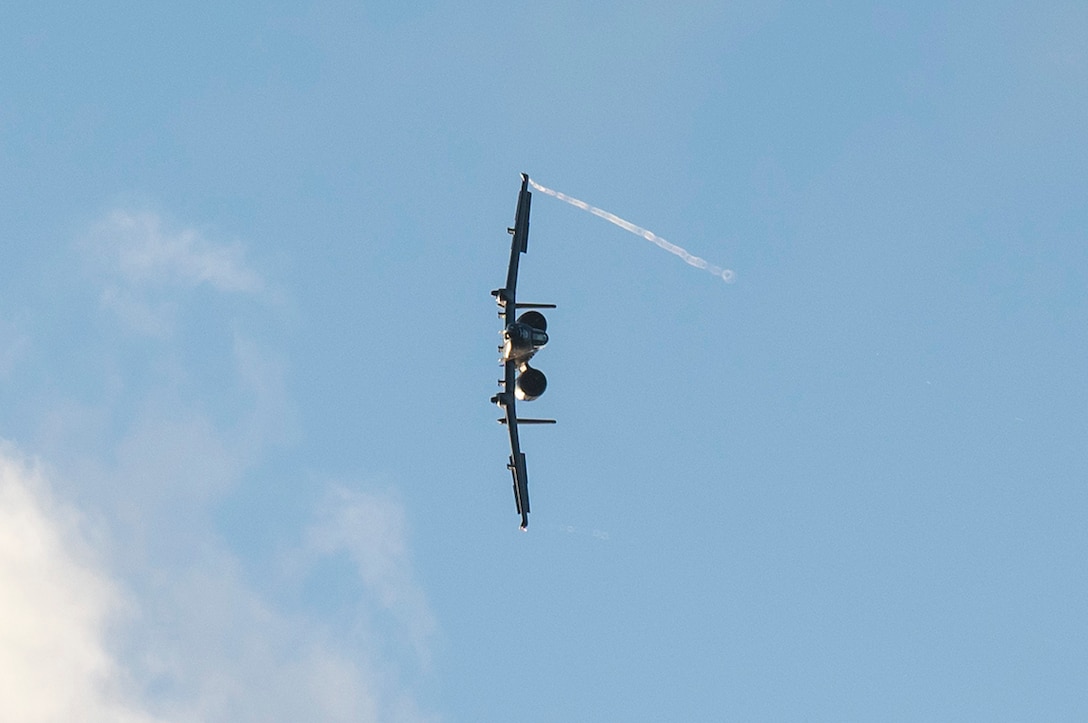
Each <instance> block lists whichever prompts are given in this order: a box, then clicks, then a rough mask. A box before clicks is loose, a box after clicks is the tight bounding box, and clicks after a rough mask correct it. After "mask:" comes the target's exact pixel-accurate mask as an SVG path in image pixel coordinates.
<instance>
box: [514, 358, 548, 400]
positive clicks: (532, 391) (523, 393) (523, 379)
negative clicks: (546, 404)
mask: <svg viewBox="0 0 1088 723" xmlns="http://www.w3.org/2000/svg"><path fill="white" fill-rule="evenodd" d="M547 388H548V378H547V377H545V376H544V372H542V371H540V370H539V369H533V368H532V367H528V366H527V367H525V371H523V372H522V373H521V374H519V375H518V378H517V381H516V382H515V383H514V396H515V397H517V398H518V399H520V400H521V401H523V402H531V401H533V400H534V399H536V398H537V397H539V396H540V395H541V394H543V393H544V390H545V389H547Z"/></svg>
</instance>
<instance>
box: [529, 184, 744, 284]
mask: <svg viewBox="0 0 1088 723" xmlns="http://www.w3.org/2000/svg"><path fill="white" fill-rule="evenodd" d="M529 185H531V186H532V187H533V188H535V189H536V190H538V191H540V192H541V193H546V194H548V195H549V196H554V197H555V198H558V199H559V200H560V201H566V202H567V203H569V204H570V205H572V206H575V207H577V208H580V209H582V210H583V211H589V212H590V213H592V214H593V215H594V216H599V217H600V218H603V219H604V220H605V221H608V222H610V223H614V224H616V225H617V226H619V227H620V228H622V229H623V230H624V231H630V232H631V233H633V234H635V235H636V236H641V237H642V238H644V239H646V240H647V241H649V242H650V243H653V244H656V245H657V246H659V247H661V248H663V249H665V250H666V251H668V252H669V253H670V254H675V255H677V256H679V257H680V258H682V259H683V260H684V262H685V263H687V264H690V265H691V266H694V267H695V268H697V269H703V270H704V271H708V272H710V273H711V274H713V275H714V276H718V277H720V278H721V279H722V280H724V281H725V282H726V283H727V284H731V283H733V281H735V280H736V278H737V275H736V274H735V273H733V269H723V268H722V267H721V266H716V265H715V264H712V263H709V262H708V261H707V260H706V259H703V258H700V257H698V256H695V255H694V254H690V253H688V252H687V251H686V250H684V249H682V248H680V247H679V246H677V245H676V244H674V243H669V242H668V241H666V240H665V239H663V238H661V237H660V236H658V235H657V234H655V233H654V232H653V231H649V230H647V229H644V228H642V227H641V226H636V225H635V224H633V223H631V222H630V221H625V220H624V219H622V218H620V217H619V216H617V215H616V214H614V213H609V212H608V211H605V210H604V209H601V208H597V207H596V206H590V205H589V204H588V203H586V202H585V201H579V200H578V199H577V198H573V197H571V196H568V195H567V194H565V193H560V192H559V191H553V190H552V189H550V188H545V187H544V186H541V185H540V184H539V183H537V182H536V181H534V180H533V179H531V178H530V179H529Z"/></svg>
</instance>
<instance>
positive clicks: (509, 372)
mask: <svg viewBox="0 0 1088 723" xmlns="http://www.w3.org/2000/svg"><path fill="white" fill-rule="evenodd" d="M516 366H517V364H516V362H513V361H508V362H506V374H505V377H506V378H505V384H504V385H503V386H504V387H505V388H506V389H507V390H511V391H510V392H509V393H506V392H504V393H503V394H502V395H500V398H501V399H502V402H501V404H502V407H503V411H505V412H506V418H505V419H500V420H499V421H500V422H502V423H504V424H505V425H506V431H507V432H508V433H509V434H510V461H509V462H508V463H507V465H506V468H507V469H509V470H510V474H511V476H512V477H513V481H514V504H515V505H517V509H518V514H519V515H521V529H522V530H527V529H529V473H528V471H527V470H526V468H525V453H524V452H522V451H521V441H520V440H519V439H518V414H517V408H516V407H515V403H514V394H513V391H512V390H513V389H514V383H515V382H514V376H515V373H516V368H515V367H516Z"/></svg>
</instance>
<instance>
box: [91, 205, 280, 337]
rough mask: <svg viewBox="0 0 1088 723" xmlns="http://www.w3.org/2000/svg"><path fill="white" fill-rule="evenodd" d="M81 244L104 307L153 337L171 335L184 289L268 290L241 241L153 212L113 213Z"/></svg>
mask: <svg viewBox="0 0 1088 723" xmlns="http://www.w3.org/2000/svg"><path fill="white" fill-rule="evenodd" d="M81 246H82V247H83V249H84V251H85V252H86V253H87V255H88V257H89V262H90V264H91V266H92V268H94V269H95V270H96V272H97V274H96V275H97V277H98V279H99V282H100V283H101V285H102V288H101V291H100V296H99V299H100V302H101V304H102V306H103V308H106V309H109V310H110V311H112V312H113V313H115V314H116V316H117V318H118V319H119V320H120V321H121V322H122V323H123V324H125V325H126V326H127V327H129V328H130V329H132V330H134V331H137V332H139V333H141V334H144V335H147V336H151V337H157V338H166V337H169V336H170V334H171V332H172V329H173V326H174V320H175V318H176V317H177V315H178V313H179V304H178V300H177V298H176V297H177V294H178V293H180V292H182V291H184V290H188V289H198V288H208V289H212V290H214V291H217V292H220V293H229V294H250V295H252V294H259V293H262V292H263V291H264V290H265V289H266V285H265V282H264V279H263V278H262V277H261V275H260V274H258V273H257V272H256V271H254V270H253V269H252V268H250V266H249V265H248V263H247V262H246V258H245V252H244V250H243V247H242V245H241V244H238V243H222V242H217V241H214V240H212V239H209V238H207V237H206V236H205V235H204V234H202V233H201V232H200V231H198V230H196V229H192V228H171V227H170V226H168V224H167V223H166V222H165V221H164V220H163V219H162V218H161V217H160V216H159V215H158V214H156V213H154V212H151V211H134V210H127V209H117V210H114V211H111V212H109V213H107V214H106V215H105V216H104V217H103V218H102V219H101V220H99V221H98V222H97V223H95V224H93V225H92V227H91V228H90V230H89V231H88V233H87V234H85V236H84V238H83V240H82V243H81Z"/></svg>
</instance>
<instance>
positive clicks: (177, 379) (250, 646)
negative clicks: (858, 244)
mask: <svg viewBox="0 0 1088 723" xmlns="http://www.w3.org/2000/svg"><path fill="white" fill-rule="evenodd" d="M80 245H81V247H82V250H83V251H84V252H85V254H84V256H82V257H80V263H82V264H86V263H87V261H88V259H90V260H91V261H92V263H93V268H94V271H95V273H94V274H93V275H92V276H91V277H90V279H89V280H90V282H91V283H92V284H93V286H91V287H90V289H91V291H92V293H94V294H98V295H99V298H100V299H101V300H102V303H103V306H104V307H105V308H106V309H107V310H108V311H110V312H111V313H115V314H119V315H120V318H121V319H122V321H123V323H124V324H125V326H126V327H127V328H129V329H135V330H137V331H140V332H141V333H140V334H138V335H137V336H136V337H135V338H128V337H127V336H126V337H125V343H123V344H117V343H115V341H114V340H113V339H111V338H102V337H101V336H100V335H96V334H88V335H77V336H75V337H72V336H70V335H65V336H63V337H58V338H56V339H50V338H46V337H45V336H43V335H45V334H48V333H49V332H48V327H46V326H42V327H35V329H36V334H37V335H38V336H37V337H35V338H34V339H31V340H30V342H28V343H29V344H30V349H31V351H33V349H34V348H36V345H40V347H41V348H43V349H53V348H56V349H62V350H63V352H64V353H63V354H58V355H55V357H54V361H55V363H53V364H51V365H47V366H46V368H45V370H44V372H43V373H44V374H46V375H47V382H54V381H56V378H49V377H48V375H49V374H53V375H59V376H58V377H57V378H60V377H63V378H64V379H68V378H71V377H74V378H77V379H78V380H79V386H78V387H77V386H76V385H67V386H65V385H57V384H52V386H54V387H56V388H59V389H61V390H70V391H60V392H57V395H56V396H55V397H50V398H48V399H42V400H28V401H27V402H26V406H27V408H28V410H30V411H28V413H27V416H28V418H29V420H30V421H28V422H26V423H25V424H24V425H23V426H22V428H21V429H22V431H23V436H24V437H25V438H26V439H25V440H21V442H20V443H21V444H22V445H23V447H24V448H25V449H32V450H33V451H34V453H35V454H36V455H38V456H39V457H40V458H42V459H44V460H46V461H47V463H48V464H47V466H46V467H45V469H48V470H50V471H49V473H48V474H43V473H42V472H40V471H39V470H38V469H37V468H36V467H34V466H33V465H31V464H29V463H27V462H25V461H22V458H21V457H20V455H19V453H18V452H17V451H16V450H15V448H14V447H10V446H9V447H6V448H4V447H0V720H2V721H6V720H18V721H31V722H34V721H62V720H80V721H91V723H98V721H111V722H112V721H121V722H122V723H128V722H132V723H150V722H151V721H169V722H171V723H174V722H175V721H176V722H178V723H181V722H185V723H188V722H190V721H193V722H195V721H201V722H205V721H207V722H215V721H229V722H230V723H245V722H247V721H253V722H254V723H256V722H258V721H259V722H260V723H276V722H280V721H282V722H284V723H286V722H287V721H300V720H307V721H310V720H313V721H404V722H405V723H416V722H418V721H424V720H431V719H432V717H431V716H429V715H428V714H427V713H426V712H425V711H424V710H423V709H422V707H421V706H420V705H418V704H417V703H416V700H415V695H414V693H413V691H412V690H411V687H410V685H409V684H408V683H407V682H406V678H405V675H404V672H403V667H404V666H403V663H404V660H403V659H402V658H401V657H399V656H401V655H402V653H401V651H405V650H406V651H408V655H409V656H411V657H410V660H412V661H416V663H417V664H419V661H423V663H425V660H426V657H427V655H428V646H429V641H430V638H431V636H432V635H433V632H434V629H435V626H436V623H435V620H434V617H433V615H432V614H431V612H430V610H429V608H428V606H427V603H426V600H425V595H424V593H423V590H422V588H421V587H420V586H419V585H418V583H417V582H416V580H415V576H414V573H413V571H412V565H411V560H410V554H409V550H410V544H409V543H410V535H409V530H408V526H407V524H406V521H405V512H404V509H403V507H402V506H401V505H400V503H399V502H398V501H397V499H396V497H395V496H394V495H383V494H365V493H359V492H350V491H346V490H344V489H342V488H339V487H338V488H335V490H334V491H332V492H329V493H328V494H327V495H325V496H322V493H321V492H320V491H318V492H315V493H314V494H313V495H301V496H299V498H298V502H299V504H300V505H303V506H304V509H303V510H302V511H301V512H300V514H299V516H298V517H296V518H291V517H290V516H289V515H282V516H281V517H280V518H279V519H276V520H269V521H267V522H266V526H265V528H264V529H262V530H261V531H260V532H259V533H258V534H259V535H261V536H265V537H264V540H265V541H268V540H271V541H272V544H273V545H274V546H275V547H276V549H277V551H278V552H282V553H283V556H282V559H283V560H288V561H291V562H294V563H295V564H296V565H298V564H301V565H302V566H303V569H302V570H301V574H299V573H300V570H299V569H298V568H297V567H295V568H291V569H287V568H286V566H277V564H276V562H275V561H281V560H280V558H278V557H276V555H272V556H271V557H272V558H274V560H275V561H273V562H267V565H266V563H265V562H260V561H258V562H255V561H254V559H253V558H252V557H249V556H247V553H246V552H245V548H246V546H247V545H249V544H250V543H251V542H252V540H250V539H247V538H246V537H245V535H244V534H240V533H235V531H232V530H225V529H224V523H223V519H224V515H226V516H227V517H229V513H225V512H224V509H223V503H224V500H227V499H232V503H233V504H239V505H241V506H244V505H246V504H248V503H249V502H252V501H251V500H246V499H244V497H243V498H242V499H240V500H239V496H242V495H244V494H245V493H244V492H243V491H242V490H244V489H245V487H246V483H247V482H252V481H253V480H252V476H253V475H256V474H258V472H257V471H256V470H261V472H259V474H262V475H271V476H272V478H271V479H270V481H271V483H272V486H277V485H278V486H280V487H282V485H283V484H284V480H283V477H284V476H292V475H296V474H299V473H302V474H305V470H301V471H300V470H297V469H296V470H284V469H282V468H277V469H276V470H275V471H274V472H269V471H268V469H267V465H264V464H263V461H264V459H265V458H266V456H267V454H268V452H269V450H270V449H271V448H274V447H280V448H281V449H282V446H283V445H285V444H289V443H290V442H291V440H292V439H293V435H292V426H293V422H292V421H291V420H292V418H293V415H292V409H293V403H292V399H291V395H290V393H289V381H288V375H287V373H286V370H287V369H288V368H289V361H290V360H289V359H288V358H287V356H286V350H285V349H284V348H283V346H282V345H281V344H280V343H279V342H278V341H277V337H278V336H279V335H278V334H275V333H274V334H271V335H269V334H262V333H260V332H261V330H267V329H268V328H269V325H271V328H273V329H275V328H276V326H277V319H276V314H278V313H280V312H282V311H283V307H284V305H283V304H280V303H272V304H264V303H261V304H252V303H249V299H251V298H252V297H254V296H256V297H258V298H260V299H261V300H262V301H263V300H265V299H266V297H267V296H268V285H267V284H266V283H265V280H264V279H262V277H261V276H260V275H258V274H257V273H256V272H254V271H253V270H252V269H251V268H250V266H249V265H248V264H247V262H246V260H245V258H244V254H243V253H242V251H241V247H240V246H238V245H227V244H216V243H213V242H211V241H210V240H208V239H207V238H206V237H204V236H203V235H201V234H199V233H197V232H195V231H192V230H184V229H182V230H171V229H169V228H168V227H167V226H166V225H165V224H164V223H163V222H162V221H161V220H160V219H159V218H158V216H156V215H154V214H150V213H144V212H121V211H118V212H115V213H113V214H110V215H108V216H107V217H105V218H104V219H103V221H102V222H101V223H99V224H97V225H96V226H95V228H94V229H93V231H90V232H88V233H87V234H84V236H83V238H82V239H81V243H80ZM85 269H86V266H85V265H84V266H82V267H81V270H85ZM81 278H82V279H83V280H84V281H87V280H88V277H87V275H86V274H84V275H82V277H81ZM201 289H208V290H211V291H212V292H214V294H216V295H218V298H217V299H216V302H215V303H216V308H215V315H214V319H213V321H218V320H219V319H222V318H226V321H225V322H224V323H222V324H218V323H207V322H208V320H209V319H210V318H212V317H210V316H209V314H208V310H207V308H206V307H203V306H201V305H202V304H204V303H206V302H207V301H208V298H209V294H207V293H201V292H200V290H201ZM74 291H75V292H76V293H77V294H78V293H79V292H80V291H81V290H80V289H75V290H74ZM81 312H82V313H85V314H86V316H85V317H82V318H73V319H71V320H70V321H71V323H73V324H83V325H87V326H91V325H93V324H94V323H95V322H96V321H97V320H98V319H97V317H98V314H99V312H100V309H99V308H94V307H93V306H92V307H91V308H86V309H84V308H82V307H80V308H78V309H76V311H75V313H76V314H77V315H78V314H79V313H81ZM32 315H33V314H31V316H32ZM257 315H260V316H259V317H258V316H257ZM254 319H256V320H257V322H258V323H255V324H252V325H251V324H248V323H247V322H248V321H250V320H254ZM193 320H198V322H197V323H194V322H193ZM280 321H282V320H280ZM192 328H199V334H198V335H186V334H188V331H186V332H184V333H182V331H181V330H183V329H185V330H188V329H192ZM149 336H150V337H152V338H153V337H156V336H157V337H164V338H170V339H172V340H173V341H175V342H177V343H169V344H162V343H158V342H156V343H148V342H147V340H148V337H149ZM190 341H193V342H195V343H193V344H190V343H189V342H190ZM0 358H2V357H0ZM88 358H93V359H94V361H95V363H94V364H91V365H88V364H87V363H86V360H87V359H88ZM77 369H78V371H79V372H80V373H79V374H78V375H75V374H73V373H72V372H73V370H77ZM88 388H91V389H94V390H95V393H90V394H88V393H87V392H86V390H87V389H88ZM47 478H48V479H47ZM263 482H264V480H262V484H261V485H260V486H259V490H260V491H259V492H258V494H262V495H263V494H265V493H266V492H265V491H266V489H267V487H266V486H265V485H264V484H263ZM320 489H321V488H320V487H318V490H320ZM232 496H234V497H232ZM255 506H257V505H255ZM85 520H94V521H95V527H94V528H93V530H94V533H95V534H94V535H93V536H92V535H89V534H87V530H88V529H89V528H88V527H87V525H86V524H85V522H84V521H85ZM226 525H227V527H229V523H226ZM337 555H346V556H347V557H348V558H349V559H351V560H352V561H353V564H352V566H351V567H350V568H349V569H348V571H347V574H348V576H349V578H354V580H355V581H354V587H355V589H356V590H357V595H356V598H355V600H354V601H353V604H354V605H355V609H356V610H357V612H358V613H359V614H358V615H357V616H356V617H355V618H354V619H352V620H347V621H345V620H343V619H342V617H330V616H328V615H326V614H325V611H324V610H322V609H320V608H321V606H320V605H316V606H315V607H314V608H312V609H311V608H309V607H306V606H305V605H302V606H300V605H299V604H298V600H299V599H300V598H307V599H308V596H310V595H320V594H321V593H320V587H321V585H322V584H325V583H327V580H326V578H325V577H323V574H324V573H323V572H322V570H321V567H322V565H323V564H324V563H325V562H326V561H327V559H328V558H329V557H330V556H337ZM255 566H259V567H261V572H260V574H259V575H255V573H254V569H253V568H254V567H255ZM355 576H357V577H355ZM302 585H313V586H314V587H315V588H317V591H316V592H315V591H312V590H311V589H308V588H307V589H303V588H302V587H301V586H302ZM390 620H391V621H393V624H392V625H390V624H388V623H389V621H390Z"/></svg>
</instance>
